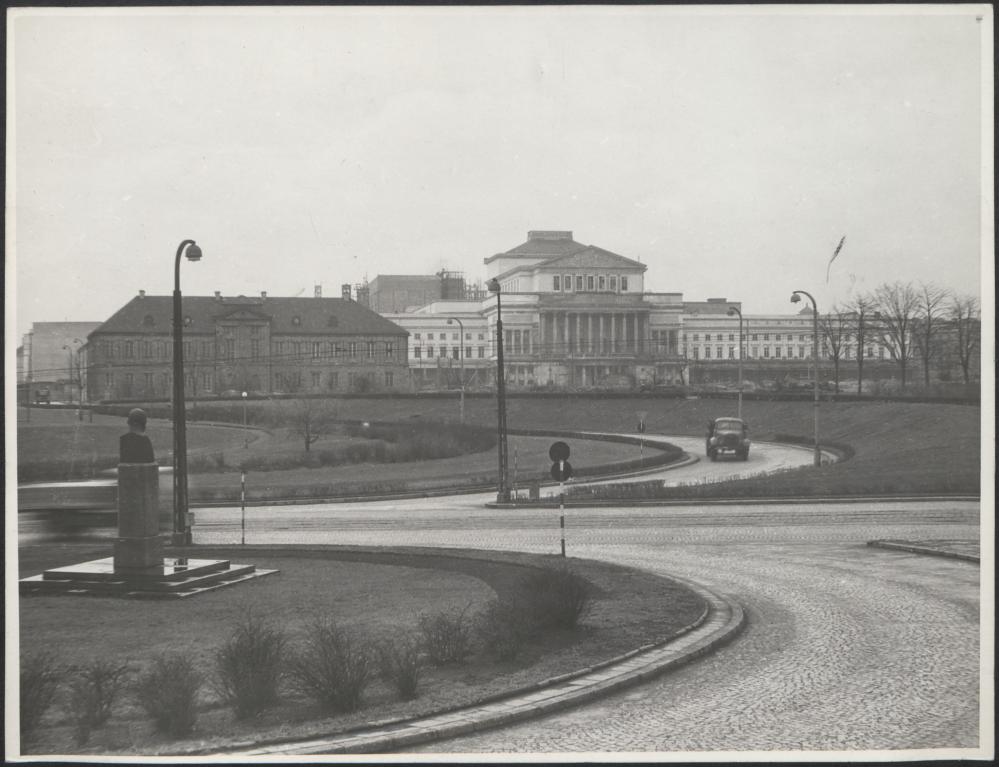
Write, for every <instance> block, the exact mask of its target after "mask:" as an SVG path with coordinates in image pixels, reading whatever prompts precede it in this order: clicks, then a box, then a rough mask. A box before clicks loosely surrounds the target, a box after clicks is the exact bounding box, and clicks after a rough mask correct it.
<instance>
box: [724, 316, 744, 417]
mask: <svg viewBox="0 0 999 767" xmlns="http://www.w3.org/2000/svg"><path fill="white" fill-rule="evenodd" d="M733 314H738V315H739V372H738V373H737V375H738V376H739V385H738V389H739V412H738V414H737V415H738V416H739V418H742V347H743V344H742V312H741V311H740V310H739V307H738V306H730V307H729V308H728V316H729V317H731V316H732V315H733Z"/></svg>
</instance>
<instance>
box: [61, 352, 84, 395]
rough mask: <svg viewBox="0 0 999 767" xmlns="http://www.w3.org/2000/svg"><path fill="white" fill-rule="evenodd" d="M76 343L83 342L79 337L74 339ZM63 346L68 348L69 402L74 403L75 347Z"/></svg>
mask: <svg viewBox="0 0 999 767" xmlns="http://www.w3.org/2000/svg"><path fill="white" fill-rule="evenodd" d="M73 343H74V344H79V343H83V342H82V341H80V339H79V338H74V339H73ZM62 348H63V349H65V350H66V362H67V365H68V367H67V371H68V372H67V376H68V378H69V404H70V405H72V404H73V382H74V380H75V379H76V376H75V375H74V374H73V347H72V346H70V345H69V344H63V345H62Z"/></svg>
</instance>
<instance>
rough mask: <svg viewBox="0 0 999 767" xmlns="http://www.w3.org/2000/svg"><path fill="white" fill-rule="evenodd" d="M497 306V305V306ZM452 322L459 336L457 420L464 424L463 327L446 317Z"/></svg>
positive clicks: (454, 318)
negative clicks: (455, 324) (459, 376)
mask: <svg viewBox="0 0 999 767" xmlns="http://www.w3.org/2000/svg"><path fill="white" fill-rule="evenodd" d="M496 295H497V301H498V300H499V294H498V293H497V294H496ZM497 306H498V304H497ZM452 322H457V323H458V334H459V335H460V336H461V344H459V346H458V369H459V374H460V375H461V390H460V393H459V395H458V396H459V397H460V399H459V405H458V420H459V421H460V422H461V423H465V326H464V325H462V324H461V320H459V319H458V318H457V317H448V318H447V324H448V325H450V324H451V323H452Z"/></svg>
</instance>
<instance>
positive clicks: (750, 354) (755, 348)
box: [749, 346, 760, 357]
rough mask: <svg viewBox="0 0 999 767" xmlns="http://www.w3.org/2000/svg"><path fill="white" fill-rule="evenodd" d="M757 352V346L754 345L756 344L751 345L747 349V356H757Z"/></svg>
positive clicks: (758, 351)
mask: <svg viewBox="0 0 999 767" xmlns="http://www.w3.org/2000/svg"><path fill="white" fill-rule="evenodd" d="M759 353H760V350H759V347H756V346H754V347H752V348H751V349H750V350H749V356H751V357H757V356H759Z"/></svg>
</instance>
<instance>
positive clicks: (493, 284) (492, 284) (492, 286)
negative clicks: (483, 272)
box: [486, 277, 500, 293]
mask: <svg viewBox="0 0 999 767" xmlns="http://www.w3.org/2000/svg"><path fill="white" fill-rule="evenodd" d="M486 287H487V288H489V292H490V293H499V292H500V284H499V280H497V279H496V278H495V277H493V278H492V279H491V280H489V282H487V283H486Z"/></svg>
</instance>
